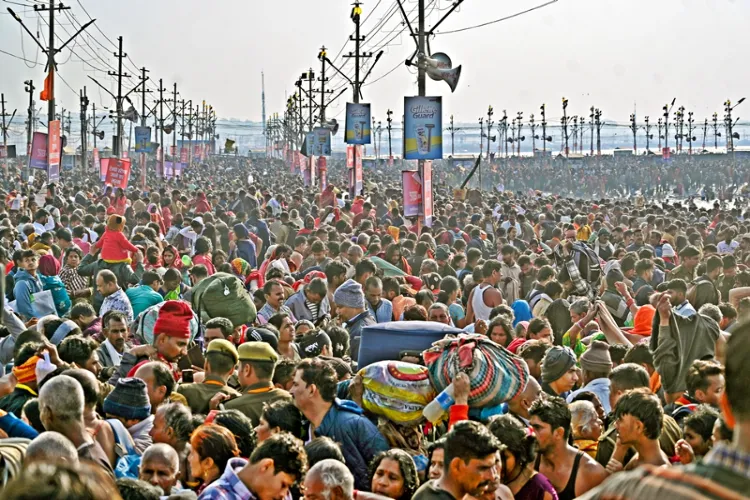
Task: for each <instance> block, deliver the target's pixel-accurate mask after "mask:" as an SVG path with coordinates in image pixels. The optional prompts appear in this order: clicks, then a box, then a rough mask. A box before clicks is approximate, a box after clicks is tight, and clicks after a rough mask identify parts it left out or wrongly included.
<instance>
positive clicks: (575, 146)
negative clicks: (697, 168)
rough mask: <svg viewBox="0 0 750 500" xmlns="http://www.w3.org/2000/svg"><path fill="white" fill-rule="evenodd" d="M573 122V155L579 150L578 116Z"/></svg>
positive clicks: (573, 118)
mask: <svg viewBox="0 0 750 500" xmlns="http://www.w3.org/2000/svg"><path fill="white" fill-rule="evenodd" d="M571 120H572V121H573V153H574V154H575V153H576V150H577V149H578V115H574V116H572V117H571Z"/></svg>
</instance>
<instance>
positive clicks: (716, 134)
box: [713, 113, 721, 153]
mask: <svg viewBox="0 0 750 500" xmlns="http://www.w3.org/2000/svg"><path fill="white" fill-rule="evenodd" d="M713 122H714V123H713V129H714V153H715V152H716V151H718V149H719V137H721V132H719V115H718V114H717V113H714V116H713Z"/></svg>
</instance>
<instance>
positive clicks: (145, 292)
mask: <svg viewBox="0 0 750 500" xmlns="http://www.w3.org/2000/svg"><path fill="white" fill-rule="evenodd" d="M125 295H127V296H128V300H130V305H131V306H133V317H134V318H137V317H138V315H139V314H141V313H142V312H143V311H145V310H146V309H148V308H149V307H151V306H155V305H156V304H161V303H162V302H164V297H162V296H161V294H160V293H159V292H155V291H154V289H153V288H151V287H150V286H148V285H140V286H137V287H134V288H128V289H127V290H125Z"/></svg>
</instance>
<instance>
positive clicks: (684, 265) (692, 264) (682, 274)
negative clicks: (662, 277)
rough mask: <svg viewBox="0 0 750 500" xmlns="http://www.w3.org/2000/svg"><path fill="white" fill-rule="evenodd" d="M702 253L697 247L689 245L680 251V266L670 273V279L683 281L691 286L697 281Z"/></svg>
mask: <svg viewBox="0 0 750 500" xmlns="http://www.w3.org/2000/svg"><path fill="white" fill-rule="evenodd" d="M700 255H701V252H700V250H698V249H697V248H696V247H694V246H692V245H688V246H686V247H685V248H683V249H682V250H681V251H680V260H681V262H680V265H679V266H677V267H675V268H674V269H672V271H671V272H670V273H669V279H670V280H674V279H678V278H679V279H681V280H684V281H685V283H687V284H688V285H690V283H692V282H693V281H695V278H696V275H695V270H696V268H697V267H698V263H699V262H700V260H701V257H700Z"/></svg>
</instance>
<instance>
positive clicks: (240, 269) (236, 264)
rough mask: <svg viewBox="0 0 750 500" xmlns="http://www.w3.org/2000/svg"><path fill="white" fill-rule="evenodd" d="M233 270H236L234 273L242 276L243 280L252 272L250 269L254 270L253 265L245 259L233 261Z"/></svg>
mask: <svg viewBox="0 0 750 500" xmlns="http://www.w3.org/2000/svg"><path fill="white" fill-rule="evenodd" d="M231 264H232V271H234V274H236V275H237V276H239V277H240V278H242V279H243V280H244V279H246V278H247V276H248V275H249V274H250V271H252V270H253V269H252V267H250V264H249V263H248V262H247V261H246V260H245V259H240V258H237V259H234V260H233V261H232V263H231Z"/></svg>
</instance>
